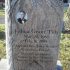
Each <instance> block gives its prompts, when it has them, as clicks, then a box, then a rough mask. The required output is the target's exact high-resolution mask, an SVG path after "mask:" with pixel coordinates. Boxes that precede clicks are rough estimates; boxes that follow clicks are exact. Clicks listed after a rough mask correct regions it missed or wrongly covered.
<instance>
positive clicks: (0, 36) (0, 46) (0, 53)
mask: <svg viewBox="0 0 70 70" xmlns="http://www.w3.org/2000/svg"><path fill="white" fill-rule="evenodd" d="M5 56H6V49H5V24H0V58H5Z"/></svg>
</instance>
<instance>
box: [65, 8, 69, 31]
mask: <svg viewBox="0 0 70 70" xmlns="http://www.w3.org/2000/svg"><path fill="white" fill-rule="evenodd" d="M64 11H65V12H64V21H65V24H64V25H65V29H66V30H70V8H68V9H66V10H64Z"/></svg>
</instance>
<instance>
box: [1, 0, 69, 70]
mask: <svg viewBox="0 0 70 70" xmlns="http://www.w3.org/2000/svg"><path fill="white" fill-rule="evenodd" d="M61 26H62V33H61V39H60V53H59V58H58V60H60V61H61V64H62V67H63V70H70V0H64V18H63V24H62V25H61ZM2 59H6V45H5V1H4V0H0V61H1V60H2Z"/></svg>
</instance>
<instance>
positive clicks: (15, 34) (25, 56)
mask: <svg viewBox="0 0 70 70" xmlns="http://www.w3.org/2000/svg"><path fill="white" fill-rule="evenodd" d="M6 4H7V7H6V11H7V12H6V15H7V16H6V41H7V42H6V46H7V57H8V59H9V66H8V67H9V68H8V70H56V63H57V59H58V53H59V40H60V33H61V26H60V25H61V24H62V19H63V18H62V17H63V4H62V1H61V0H11V2H9V0H8V1H7V2H6ZM9 5H10V6H9ZM19 11H25V12H26V13H27V17H28V20H27V21H26V22H24V23H23V24H21V23H18V21H17V20H16V14H17V13H18V12H19Z"/></svg>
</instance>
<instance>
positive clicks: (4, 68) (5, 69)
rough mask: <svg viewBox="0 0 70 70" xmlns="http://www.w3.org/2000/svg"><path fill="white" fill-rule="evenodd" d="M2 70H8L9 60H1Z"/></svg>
mask: <svg viewBox="0 0 70 70" xmlns="http://www.w3.org/2000/svg"><path fill="white" fill-rule="evenodd" d="M0 70H7V59H2V60H0Z"/></svg>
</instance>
